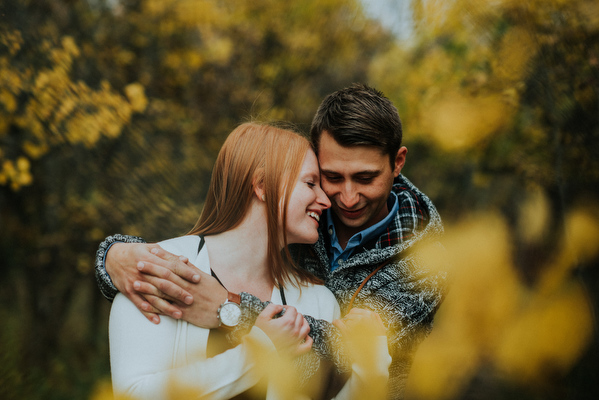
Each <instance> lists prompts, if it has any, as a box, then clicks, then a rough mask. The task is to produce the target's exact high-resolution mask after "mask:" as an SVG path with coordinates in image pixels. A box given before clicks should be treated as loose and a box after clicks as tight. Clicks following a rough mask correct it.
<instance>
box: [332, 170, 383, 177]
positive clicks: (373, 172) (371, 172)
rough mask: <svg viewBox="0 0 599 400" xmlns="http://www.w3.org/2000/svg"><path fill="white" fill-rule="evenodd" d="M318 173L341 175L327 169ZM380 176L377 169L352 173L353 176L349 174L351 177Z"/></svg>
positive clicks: (379, 171)
mask: <svg viewBox="0 0 599 400" xmlns="http://www.w3.org/2000/svg"><path fill="white" fill-rule="evenodd" d="M320 173H321V174H326V175H342V174H341V173H340V172H337V171H332V170H329V169H321V170H320ZM380 174H381V170H378V169H372V170H370V169H369V170H364V171H358V172H354V173H353V174H351V176H378V175H380Z"/></svg>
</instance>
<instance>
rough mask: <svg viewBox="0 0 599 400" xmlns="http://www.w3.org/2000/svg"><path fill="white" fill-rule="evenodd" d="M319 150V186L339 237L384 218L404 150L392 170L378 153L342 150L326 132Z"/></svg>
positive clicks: (363, 149) (360, 148) (385, 157)
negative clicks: (329, 202) (325, 195)
mask: <svg viewBox="0 0 599 400" xmlns="http://www.w3.org/2000/svg"><path fill="white" fill-rule="evenodd" d="M318 148H319V154H318V161H319V162H320V172H321V185H322V189H323V190H324V191H325V193H326V194H327V196H328V197H329V199H330V200H331V209H332V210H333V212H334V215H335V216H336V218H335V227H336V229H337V230H338V231H339V233H340V234H342V235H353V234H355V233H357V232H359V231H361V230H363V229H366V228H368V227H370V226H372V225H374V224H376V223H377V222H379V221H381V220H382V219H383V218H385V217H386V216H387V214H388V212H389V211H388V210H387V199H388V198H389V193H390V192H391V187H392V185H393V178H395V177H396V176H398V175H399V173H400V172H401V169H402V168H403V165H404V163H405V159H406V153H407V149H406V148H405V147H402V148H401V149H400V150H399V152H398V154H397V157H396V159H395V167H394V168H393V169H391V165H390V163H389V156H388V155H387V154H384V153H383V152H382V151H381V150H380V149H378V148H375V147H370V146H355V147H343V146H341V145H340V144H339V143H337V142H336V141H335V139H333V137H332V136H331V135H330V134H329V133H327V132H326V131H324V132H323V133H322V135H321V137H320V143H319V146H318Z"/></svg>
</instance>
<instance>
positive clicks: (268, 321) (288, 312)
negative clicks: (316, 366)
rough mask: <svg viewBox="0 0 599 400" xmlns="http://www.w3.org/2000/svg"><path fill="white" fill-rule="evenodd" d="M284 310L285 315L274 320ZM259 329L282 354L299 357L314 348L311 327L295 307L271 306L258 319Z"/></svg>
mask: <svg viewBox="0 0 599 400" xmlns="http://www.w3.org/2000/svg"><path fill="white" fill-rule="evenodd" d="M283 308H284V309H285V313H284V314H283V315H282V316H281V317H279V318H274V317H275V315H277V314H279V313H280V312H281V311H282V310H283ZM255 325H256V326H257V327H258V328H260V329H262V330H263V331H264V333H266V334H267V335H268V337H269V338H270V340H271V341H272V342H273V343H274V345H275V347H276V348H277V350H278V351H279V352H280V353H283V354H286V355H290V356H299V355H301V354H304V353H306V352H308V351H309V350H310V349H311V348H312V338H311V337H310V336H308V333H310V325H308V322H307V321H306V320H305V319H304V316H303V315H302V314H300V313H298V312H297V310H296V309H295V307H292V306H285V307H283V306H280V305H276V304H272V303H271V304H269V305H268V306H267V307H266V308H265V309H264V310H263V311H262V312H261V313H260V315H258V318H257V319H256V324H255Z"/></svg>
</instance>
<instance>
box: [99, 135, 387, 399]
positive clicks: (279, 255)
mask: <svg viewBox="0 0 599 400" xmlns="http://www.w3.org/2000/svg"><path fill="white" fill-rule="evenodd" d="M319 181H320V173H319V169H318V163H317V159H316V156H315V154H314V152H313V151H312V149H311V148H310V145H309V143H308V141H307V140H306V139H305V138H303V137H301V136H299V135H297V134H295V133H293V132H290V131H286V130H282V129H278V128H275V127H272V126H268V125H260V124H255V123H246V124H243V125H241V126H239V127H238V128H237V129H235V130H234V131H233V132H232V133H231V134H230V135H229V137H228V138H227V140H226V141H225V143H224V145H223V147H222V149H221V151H220V153H219V155H218V158H217V160H216V163H215V166H214V170H213V175H212V180H211V183H210V187H209V189H208V194H207V199H206V202H205V205H204V209H203V211H202V214H201V216H200V219H199V220H198V222H197V224H196V226H195V227H194V229H193V230H192V231H191V232H190V233H189V235H188V236H184V237H181V238H176V239H171V240H167V241H165V242H162V243H160V246H161V247H163V248H164V249H166V250H168V251H170V252H171V253H174V254H179V255H183V256H185V257H187V258H189V260H190V262H192V263H193V264H194V265H196V266H197V267H199V268H200V269H202V270H203V271H205V272H208V273H212V274H213V275H214V276H215V277H217V279H218V280H219V281H220V282H221V284H222V285H223V286H224V287H225V288H226V289H227V290H228V291H229V292H232V293H240V292H251V293H253V294H255V295H256V296H258V297H259V298H260V299H261V300H262V301H267V300H270V301H272V302H273V303H276V304H279V305H278V306H275V305H274V304H271V305H269V306H268V307H267V308H266V309H265V310H264V311H263V312H262V313H261V314H260V317H259V318H258V320H257V321H256V323H255V326H254V327H253V328H252V329H251V330H250V331H249V332H248V333H247V334H246V335H245V336H243V338H242V339H241V342H240V343H239V344H238V345H237V346H235V347H234V348H232V349H228V350H227V349H225V348H224V347H226V346H225V345H223V344H222V343H223V342H222V341H221V342H220V343H221V344H220V345H219V344H218V343H219V338H221V337H222V336H223V329H212V330H208V329H203V328H198V327H196V326H193V325H190V324H188V323H186V322H184V321H182V320H174V319H171V318H168V317H165V318H164V319H163V321H162V323H160V324H159V325H154V324H152V323H150V322H149V321H148V320H147V319H146V318H145V317H144V316H143V315H141V314H140V313H139V312H138V311H137V308H136V307H135V305H133V303H131V302H130V301H129V300H128V299H126V298H125V297H124V296H123V295H118V296H117V297H116V298H115V300H114V303H113V307H112V310H111V315H110V355H111V367H112V380H113V386H114V390H115V393H117V394H126V395H128V396H133V397H139V398H144V399H148V398H156V399H161V398H167V397H169V395H172V394H173V390H175V391H177V392H180V391H182V390H183V391H186V394H185V395H186V397H209V398H223V399H228V398H232V397H234V396H236V395H239V394H240V393H243V394H244V395H249V396H254V395H255V394H256V392H258V393H259V395H260V396H261V397H262V398H264V396H266V398H277V392H276V390H277V388H276V386H275V383H276V382H273V380H272V379H271V380H270V381H269V382H268V384H267V389H266V393H262V392H261V390H262V389H263V388H264V387H262V386H260V385H257V383H258V382H259V381H260V380H261V379H262V378H265V368H263V366H264V365H266V366H267V367H268V366H269V365H268V364H269V361H270V360H272V359H278V358H277V357H278V356H280V355H281V354H286V355H293V356H299V355H301V354H303V353H306V352H307V351H309V349H310V346H311V339H310V337H309V336H307V335H308V332H309V326H308V324H307V323H306V321H305V320H304V318H303V317H302V314H300V313H299V312H301V313H306V314H310V315H311V316H313V317H315V318H320V319H325V320H327V321H332V320H333V319H335V318H338V317H339V306H338V304H337V302H336V300H335V298H334V296H333V295H332V293H331V292H330V291H328V289H326V288H325V287H324V286H321V285H319V284H318V283H319V282H318V281H317V280H316V278H314V277H312V276H311V275H309V274H308V273H307V272H305V271H303V270H302V269H299V268H297V267H296V266H294V265H293V263H292V262H291V258H290V255H289V252H288V250H287V245H288V244H290V243H313V242H315V241H316V240H317V239H318V231H317V228H318V221H319V218H320V215H321V214H322V211H323V210H325V209H326V208H328V207H329V206H330V202H329V200H328V198H327V197H326V195H325V194H324V192H323V191H322V189H321V188H320V185H319ZM225 300H226V299H223V306H222V307H221V309H222V310H219V312H221V315H219V319H220V320H221V322H223V323H224V324H225V325H232V324H234V323H235V321H234V320H228V319H227V317H226V315H225V309H227V308H228V306H230V303H231V302H230V301H228V300H227V301H225ZM229 300H231V299H229ZM232 300H235V299H232ZM281 304H286V306H282V305H281ZM232 307H233V309H234V308H235V307H234V306H232ZM283 309H284V314H283V315H282V316H280V317H279V314H280V313H281V311H282V310H283ZM296 309H297V310H299V312H297V311H296ZM233 317H235V315H233ZM275 317H278V318H275ZM379 322H380V321H379ZM350 324H351V323H350ZM380 326H381V327H382V324H381V325H380ZM382 331H383V332H384V328H382ZM379 332H380V330H379ZM226 342H227V341H224V343H226ZM310 354H311V353H307V354H306V355H304V356H302V357H301V358H300V359H302V360H303V361H304V363H303V365H304V368H303V369H302V371H303V373H304V375H305V376H303V377H301V378H300V379H297V380H298V381H300V380H303V379H304V378H306V377H308V376H310V375H311V374H313V373H314V371H315V369H317V368H318V364H319V361H318V359H317V358H316V357H315V356H313V355H312V356H310ZM386 356H387V357H388V354H387V355H386ZM271 364H272V363H271ZM299 364H302V363H299ZM280 365H284V364H278V365H277V366H280ZM306 366H307V367H306ZM285 368H287V367H284V369H285ZM290 372H292V371H290ZM316 376H317V377H318V376H319V375H316ZM320 376H322V375H320ZM361 378H363V376H361ZM352 379H353V381H352ZM362 380H363V379H360V380H356V379H354V378H353V377H352V378H351V379H350V381H349V382H348V383H347V384H346V385H345V387H344V390H343V391H342V395H343V396H351V395H352V394H355V393H358V392H359V391H360V390H363V388H364V385H362V384H361V381H362ZM249 389H252V390H251V391H248V390H249ZM287 389H288V388H284V390H287ZM188 390H189V391H190V392H187V391H188ZM318 390H319V386H318V385H317V391H318ZM190 394H191V396H190ZM279 394H280V393H279Z"/></svg>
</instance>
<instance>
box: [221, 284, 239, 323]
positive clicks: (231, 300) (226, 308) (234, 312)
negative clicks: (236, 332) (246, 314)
mask: <svg viewBox="0 0 599 400" xmlns="http://www.w3.org/2000/svg"><path fill="white" fill-rule="evenodd" d="M240 304H241V296H240V295H238V294H237V293H231V292H228V293H227V299H226V300H225V302H224V303H223V304H221V305H220V307H218V311H217V312H216V315H217V316H218V322H219V323H220V326H224V327H225V328H233V327H235V326H237V324H239V319H240V318H241V308H240V307H239V305H240Z"/></svg>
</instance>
